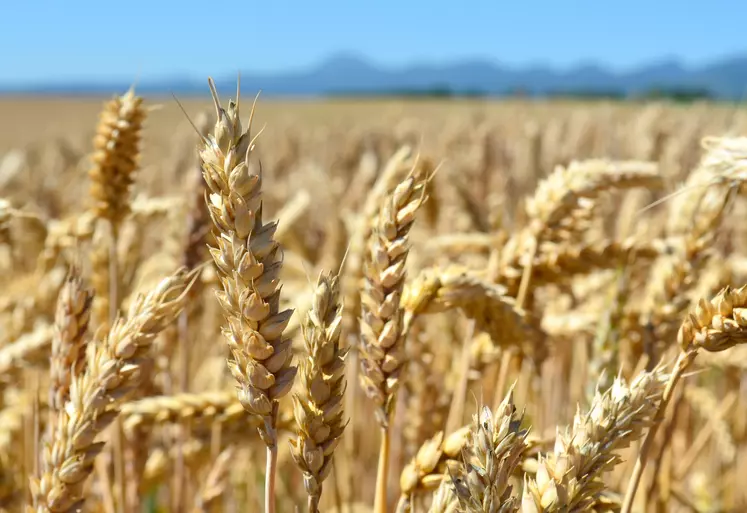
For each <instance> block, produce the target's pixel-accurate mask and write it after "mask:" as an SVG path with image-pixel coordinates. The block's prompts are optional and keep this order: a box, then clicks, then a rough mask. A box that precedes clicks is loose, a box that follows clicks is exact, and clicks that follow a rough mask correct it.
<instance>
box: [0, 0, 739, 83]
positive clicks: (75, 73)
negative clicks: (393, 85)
mask: <svg viewBox="0 0 747 513" xmlns="http://www.w3.org/2000/svg"><path fill="white" fill-rule="evenodd" d="M2 4H4V5H2V7H0V48H2V52H1V53H0V83H3V84H22V83H29V82H32V83H33V82H39V81H54V82H57V81H67V80H102V81H103V80H134V79H138V80H147V79H151V78H158V77H168V76H172V75H190V76H193V77H195V78H196V79H198V80H202V79H204V77H206V76H207V75H215V76H220V75H229V74H234V73H235V72H237V71H238V70H240V69H241V70H244V71H245V72H249V71H275V70H287V69H292V68H302V67H307V66H312V65H314V64H316V63H318V62H320V61H321V60H323V59H324V58H325V57H327V56H329V55H330V54H335V53H339V52H352V53H355V54H360V55H362V56H365V57H367V58H370V60H371V61H372V62H374V63H377V64H382V65H400V64H407V63H408V62H413V61H429V62H439V61H449V60H452V61H453V60H458V59H460V58H473V57H478V58H488V59H491V60H495V61H499V62H503V63H507V64H514V65H532V64H550V65H554V66H559V67H567V66H572V65H574V64H578V63H588V62H597V63H602V64H606V65H608V66H610V67H612V68H614V69H626V68H630V67H633V66H636V65H638V64H641V63H649V62H652V61H656V60H659V59H662V58H669V57H676V58H679V59H681V60H683V61H684V62H685V63H686V64H701V63H705V62H708V61H710V60H713V59H718V58H721V57H725V56H731V55H735V54H739V53H742V52H744V53H745V54H747V38H745V37H744V23H745V19H747V2H745V1H741V2H740V1H737V0H732V1H710V2H702V1H695V0H693V1H674V0H627V1H621V0H618V1H599V0H597V1H580V0H579V1H572V0H565V1H563V0H544V1H539V0H537V1H529V0H524V1H519V0H513V1H510V2H509V1H505V0H493V1H481V2H478V1H473V2H458V1H450V2H447V1H437V0H432V1H430V2H427V1H420V0H417V1H415V0H411V1H407V0H401V1H395V0H376V1H374V0H369V1H362V0H347V1H343V0H339V1H322V0H320V1H313V0H307V1H303V2H302V1H288V0H286V1H282V0H276V1H275V2H272V1H270V0H265V1H264V2H257V1H252V0H233V1H231V2H211V1H210V0H201V1H195V0H184V1H179V2H177V1H171V0H148V1H146V0H127V1H121V0H120V1H117V0H96V1H93V0H69V1H66V0H6V1H4V2H2Z"/></svg>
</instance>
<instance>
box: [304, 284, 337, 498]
mask: <svg viewBox="0 0 747 513" xmlns="http://www.w3.org/2000/svg"><path fill="white" fill-rule="evenodd" d="M339 295H340V292H339V284H338V278H337V277H336V276H330V275H324V274H322V275H320V277H319V280H318V282H317V286H316V290H315V292H314V300H313V302H312V307H311V310H310V311H309V312H308V314H307V315H306V319H305V322H304V324H303V338H304V342H305V345H306V352H307V356H306V358H305V359H304V360H303V365H302V366H301V374H300V377H301V393H300V394H297V395H295V396H294V397H293V404H294V413H295V417H296V424H297V425H298V437H297V438H295V439H291V441H290V443H291V455H292V456H293V459H294V460H295V462H296V464H297V465H298V466H299V468H300V469H301V471H302V472H303V475H304V486H305V487H306V493H308V495H309V511H311V512H315V511H317V510H318V507H319V499H320V497H321V495H322V482H323V481H324V480H325V479H326V477H327V476H328V475H329V472H330V470H331V468H332V456H333V453H334V450H335V447H336V446H337V444H338V443H339V441H340V438H341V436H342V433H343V430H344V429H345V423H344V419H343V399H344V397H343V395H344V393H345V386H346V383H345V355H346V354H347V350H345V349H341V348H340V329H341V327H342V325H341V322H342V305H341V304H340V302H339Z"/></svg>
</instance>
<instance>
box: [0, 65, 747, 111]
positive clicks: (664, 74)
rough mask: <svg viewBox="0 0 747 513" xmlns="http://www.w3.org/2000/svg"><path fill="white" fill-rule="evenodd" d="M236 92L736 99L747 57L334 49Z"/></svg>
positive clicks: (165, 88)
mask: <svg viewBox="0 0 747 513" xmlns="http://www.w3.org/2000/svg"><path fill="white" fill-rule="evenodd" d="M216 80H217V84H218V88H219V89H221V90H232V89H234V88H235V80H236V77H235V76H221V77H216ZM241 82H242V89H243V90H245V91H256V90H262V93H263V95H283V96H318V95H327V94H366V93H372V94H375V93H393V92H398V91H418V90H430V89H433V88H441V89H446V90H449V91H450V92H452V93H455V94H459V93H480V94H485V95H503V94H509V93H514V92H517V91H522V92H524V93H526V94H532V95H543V94H558V93H564V92H573V93H581V92H590V93H600V92H613V93H617V94H621V95H635V94H640V93H644V92H647V91H650V90H652V89H656V88H662V89H686V90H702V91H707V92H708V93H709V94H710V95H711V96H713V97H716V98H720V99H724V100H739V99H742V98H743V97H744V96H745V93H747V56H737V57H732V58H726V59H722V60H719V61H715V62H713V63H711V64H707V65H704V66H700V67H691V68H688V67H685V66H683V65H682V64H681V63H680V62H678V61H676V60H662V61H660V62H659V63H655V64H649V65H646V66H641V67H639V68H637V69H634V70H631V71H625V72H614V71H611V70H609V69H607V68H605V67H603V66H600V65H595V64H585V65H579V66H576V67H573V68H570V69H567V70H558V69H554V68H551V67H546V66H532V67H525V68H518V67H508V66H503V65H501V64H496V63H493V62H490V61H487V60H477V59H470V60H463V61H460V62H455V63H446V64H426V63H421V64H417V63H416V64H413V65H410V66H404V67H399V68H384V67H379V66H377V65H374V64H371V63H370V62H369V61H367V60H366V59H363V58H360V57H357V56H353V55H348V54H340V55H336V56H333V57H331V58H329V59H327V60H326V61H324V62H322V63H320V64H319V65H317V66H315V67H312V68H309V69H305V70H297V71H288V72H283V73H273V74H258V73H251V72H242V74H241ZM129 85H130V84H128V83H121V82H106V83H103V82H102V83H84V82H80V83H53V82H50V83H48V84H35V85H31V86H28V87H20V86H16V87H7V88H5V87H3V86H2V85H0V92H6V93H39V94H98V93H102V94H111V93H112V92H117V91H121V90H124V89H126V88H127V87H129ZM137 89H138V91H139V92H140V93H143V94H169V93H171V92H173V93H175V94H178V95H192V94H198V95H203V94H205V91H206V84H205V80H204V79H199V80H198V79H195V78H193V77H188V78H185V77H173V78H169V79H160V80H156V81H143V82H140V83H138V84H137Z"/></svg>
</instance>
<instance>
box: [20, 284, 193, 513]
mask: <svg viewBox="0 0 747 513" xmlns="http://www.w3.org/2000/svg"><path fill="white" fill-rule="evenodd" d="M191 279H192V278H191V277H190V275H189V274H187V273H186V272H184V271H183V270H179V271H177V273H175V274H174V275H172V276H170V277H169V278H166V279H164V280H163V281H162V282H161V283H160V284H159V285H158V286H157V287H156V288H155V290H153V291H152V292H151V293H149V294H148V295H147V296H140V297H138V298H137V299H136V300H135V301H134V302H133V303H132V305H131V306H130V309H129V312H128V316H127V318H126V319H119V320H117V321H116V322H115V323H114V325H113V326H112V328H111V329H110V330H109V333H108V335H107V336H106V337H105V339H104V340H98V341H96V344H95V345H94V347H95V350H94V351H92V352H91V353H90V355H89V358H88V361H87V362H86V368H85V372H84V373H83V374H80V375H74V376H73V382H72V384H71V386H70V398H69V399H68V401H67V402H66V403H65V407H64V409H63V410H61V411H60V412H59V413H58V416H57V423H56V425H55V426H54V428H53V429H54V432H53V439H52V441H51V443H50V444H47V445H46V446H45V447H44V449H43V451H42V465H41V466H42V475H41V479H40V480H38V481H37V480H32V482H31V491H32V497H33V499H34V506H35V508H36V511H38V512H40V513H41V512H53V513H56V512H68V511H77V510H78V509H79V508H81V507H82V504H83V501H84V496H83V493H82V492H83V485H84V483H85V480H86V478H87V477H88V475H89V474H90V473H91V471H92V470H93V460H94V458H95V457H96V455H97V454H99V453H100V452H101V450H102V449H103V447H104V445H105V444H104V442H94V439H95V438H96V436H97V435H98V434H99V433H101V432H102V431H103V430H104V429H105V428H106V427H107V426H108V425H109V424H110V423H111V422H112V421H113V420H114V419H115V418H116V417H117V415H118V413H119V412H118V406H119V404H120V403H121V402H122V400H123V399H124V398H125V397H127V395H128V394H129V393H130V392H132V391H133V390H135V389H137V387H138V386H139V379H140V374H141V371H142V368H143V364H144V363H147V362H148V356H147V353H148V351H149V349H150V347H151V345H152V343H153V340H154V339H155V338H156V336H157V335H158V333H160V332H161V331H162V330H163V329H164V328H165V327H166V326H167V325H168V324H169V323H170V322H172V321H173V320H174V319H175V318H176V316H177V315H178V314H179V312H180V311H181V309H182V308H183V306H184V298H185V295H186V291H187V290H188V289H189V282H190V281H191Z"/></svg>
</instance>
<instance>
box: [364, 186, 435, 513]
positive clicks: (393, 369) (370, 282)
mask: <svg viewBox="0 0 747 513" xmlns="http://www.w3.org/2000/svg"><path fill="white" fill-rule="evenodd" d="M427 180H428V177H426V176H423V174H411V175H410V176H408V177H407V178H406V179H405V180H404V181H402V182H401V183H400V184H399V185H398V186H397V187H396V188H395V189H394V191H393V192H392V193H391V194H390V195H389V196H388V197H387V198H386V199H385V202H384V204H383V205H382V207H381V210H380V211H379V215H378V218H377V222H376V226H375V227H374V229H373V230H372V234H371V238H370V239H369V241H368V251H369V253H368V258H367V259H366V266H365V276H366V279H365V285H364V289H363V292H362V293H361V312H362V314H361V340H362V345H361V355H362V358H361V370H362V375H361V384H362V386H363V389H364V390H365V391H366V394H367V395H368V396H369V397H370V398H371V399H373V401H374V403H375V405H376V417H377V419H378V421H379V425H380V426H381V448H380V450H379V466H378V476H377V480H376V483H377V484H376V499H375V504H374V511H375V513H385V512H386V500H387V499H386V495H387V494H386V480H387V471H388V468H389V444H390V439H389V436H390V435H389V419H390V416H391V414H392V410H393V406H394V403H395V397H396V393H397V389H398V388H399V384H400V372H401V370H402V366H403V365H404V363H405V351H404V336H403V333H404V310H403V309H402V308H401V306H400V298H401V296H402V291H403V288H404V285H405V265H406V263H407V255H408V253H409V247H408V239H409V237H408V235H409V232H410V228H411V227H412V224H413V222H414V220H415V214H416V213H417V211H418V209H419V208H420V206H421V205H422V204H423V201H425V198H426V193H425V187H426V183H427Z"/></svg>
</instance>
